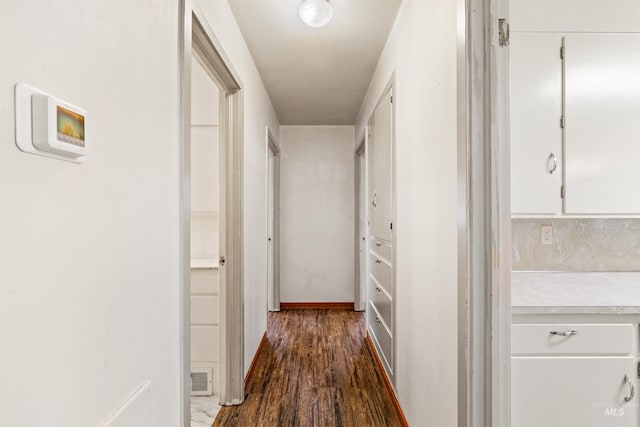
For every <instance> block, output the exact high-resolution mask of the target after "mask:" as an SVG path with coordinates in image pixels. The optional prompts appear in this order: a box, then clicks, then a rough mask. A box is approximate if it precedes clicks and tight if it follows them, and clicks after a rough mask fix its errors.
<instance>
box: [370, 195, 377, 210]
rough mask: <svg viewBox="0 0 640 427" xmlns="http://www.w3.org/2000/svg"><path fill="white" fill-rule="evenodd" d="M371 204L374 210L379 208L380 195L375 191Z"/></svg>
mask: <svg viewBox="0 0 640 427" xmlns="http://www.w3.org/2000/svg"><path fill="white" fill-rule="evenodd" d="M371 204H372V205H373V207H374V208H377V207H378V193H377V192H375V191H374V192H373V199H372V200H371Z"/></svg>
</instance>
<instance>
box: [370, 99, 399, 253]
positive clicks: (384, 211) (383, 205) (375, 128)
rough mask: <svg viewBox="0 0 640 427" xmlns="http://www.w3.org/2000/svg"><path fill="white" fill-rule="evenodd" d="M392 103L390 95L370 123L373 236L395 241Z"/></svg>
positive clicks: (381, 103)
mask: <svg viewBox="0 0 640 427" xmlns="http://www.w3.org/2000/svg"><path fill="white" fill-rule="evenodd" d="M391 107H392V102H391V92H389V93H387V94H386V95H385V96H384V97H383V99H382V101H381V102H380V104H379V105H378V107H377V108H376V111H375V113H374V115H373V120H372V121H371V123H370V130H371V135H370V144H371V145H370V146H371V150H370V151H371V153H372V156H371V190H370V192H371V194H370V203H371V210H370V214H371V233H372V234H373V235H374V236H375V237H377V238H379V239H383V240H387V241H391V240H392V239H393V237H392V236H393V230H392V228H391V227H392V225H391V223H392V221H393V219H392V218H393V197H392V164H393V157H392V156H393V150H392V121H391V119H392V108H391Z"/></svg>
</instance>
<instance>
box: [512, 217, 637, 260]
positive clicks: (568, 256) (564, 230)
mask: <svg viewBox="0 0 640 427" xmlns="http://www.w3.org/2000/svg"><path fill="white" fill-rule="evenodd" d="M543 225H551V226H552V227H553V239H552V244H550V245H543V244H541V242H540V239H541V230H540V227H541V226H543ZM511 241H512V258H511V262H512V269H513V270H514V271H640V219H636V218H634V219H599V218H598V219H590V218H589V219H573V218H572V219H513V220H511Z"/></svg>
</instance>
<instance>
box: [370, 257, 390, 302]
mask: <svg viewBox="0 0 640 427" xmlns="http://www.w3.org/2000/svg"><path fill="white" fill-rule="evenodd" d="M369 266H370V267H369V268H370V271H371V276H373V278H374V279H376V282H378V284H379V285H380V286H382V287H383V288H384V289H385V290H386V291H387V292H388V293H389V295H391V296H392V297H393V280H392V275H391V266H390V265H389V264H387V261H385V260H384V259H383V258H380V257H379V256H377V255H376V254H374V253H371V255H370V257H369Z"/></svg>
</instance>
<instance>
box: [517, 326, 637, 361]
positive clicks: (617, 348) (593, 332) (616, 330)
mask: <svg viewBox="0 0 640 427" xmlns="http://www.w3.org/2000/svg"><path fill="white" fill-rule="evenodd" d="M554 332H555V333H554ZM632 343H633V325H631V324H617V323H616V324H526V325H518V324H515V325H512V326H511V352H512V354H514V355H519V354H609V355H627V354H631V351H632Z"/></svg>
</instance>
